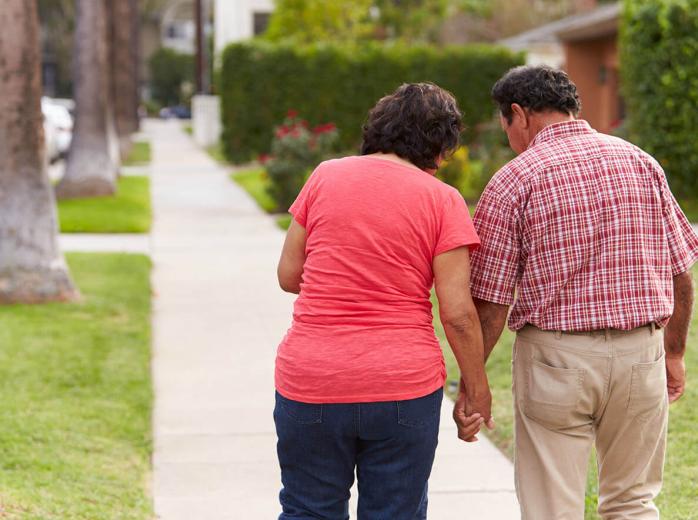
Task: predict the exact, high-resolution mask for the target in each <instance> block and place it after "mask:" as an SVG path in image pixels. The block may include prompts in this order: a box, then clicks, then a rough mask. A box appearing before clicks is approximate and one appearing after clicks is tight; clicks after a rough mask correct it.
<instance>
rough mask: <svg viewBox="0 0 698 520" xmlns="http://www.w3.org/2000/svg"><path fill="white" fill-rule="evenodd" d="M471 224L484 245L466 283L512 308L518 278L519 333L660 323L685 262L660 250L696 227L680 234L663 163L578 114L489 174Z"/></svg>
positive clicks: (513, 322)
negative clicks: (493, 262) (490, 263)
mask: <svg viewBox="0 0 698 520" xmlns="http://www.w3.org/2000/svg"><path fill="white" fill-rule="evenodd" d="M512 216H513V218H512ZM475 220H476V222H477V226H478V231H479V232H480V233H482V234H483V235H484V236H488V237H490V240H489V241H483V251H482V252H481V253H476V256H475V259H474V264H475V265H476V266H477V268H476V269H474V281H473V285H474V286H475V287H477V288H478V291H479V292H478V293H477V296H478V297H481V298H482V299H485V300H487V301H493V302H497V303H502V304H510V303H511V301H512V300H511V298H512V296H513V290H514V287H515V286H516V282H517V280H518V287H517V289H518V293H517V299H516V303H515V305H514V308H513V311H512V313H511V317H510V321H509V324H510V326H511V328H512V329H515V330H518V329H520V328H522V327H523V326H524V325H526V324H527V323H528V324H532V325H535V326H537V327H539V328H541V329H544V330H565V331H575V330H597V329H604V328H612V329H621V330H630V329H633V328H636V327H638V326H641V325H644V324H647V323H650V322H656V323H658V324H659V325H664V324H666V322H667V321H668V319H669V317H670V316H671V312H672V309H673V295H672V276H673V275H675V274H677V273H680V272H683V271H684V270H685V269H686V267H687V265H689V263H690V260H691V259H689V258H687V257H686V258H684V257H683V256H681V255H679V254H676V253H675V251H672V250H671V249H670V248H667V243H668V244H672V243H673V242H674V240H673V237H674V236H676V235H677V234H678V235H687V236H692V234H690V233H688V234H687V233H677V231H678V230H679V229H680V228H685V227H687V226H689V224H688V222H687V221H686V219H685V217H684V216H683V215H682V214H681V213H680V211H678V210H677V206H676V203H675V201H674V200H673V197H672V195H671V193H670V191H669V189H668V186H667V183H666V179H665V176H664V173H663V171H662V169H661V167H660V166H659V164H657V163H656V161H654V159H652V158H651V157H650V156H649V155H647V154H646V153H644V152H643V151H642V150H640V149H639V148H637V147H636V146H633V145H631V144H630V143H627V142H625V141H623V140H621V139H618V138H615V137H611V136H607V135H604V134H599V133H597V132H595V131H594V130H592V129H591V127H590V126H589V125H588V124H587V123H586V121H582V120H574V121H567V122H562V123H557V124H554V125H550V126H547V127H546V128H544V129H543V130H542V131H541V132H540V133H538V135H537V136H536V137H535V139H534V140H533V141H532V142H531V144H530V146H529V148H528V149H527V150H526V151H525V152H524V153H522V154H521V155H519V156H518V157H517V158H516V159H514V160H513V161H511V162H510V163H509V164H508V165H507V166H505V167H504V168H502V170H500V171H499V172H498V173H497V175H496V176H495V177H494V178H493V179H492V181H491V182H490V184H489V185H488V187H487V189H486V190H485V193H484V194H483V197H482V199H481V203H480V204H479V205H478V212H477V213H476V216H475ZM495 249H497V250H499V251H498V252H497V253H493V251H494V250H495ZM490 258H495V259H496V268H494V265H493V266H488V265H487V264H488V259H490ZM503 267H504V268H503Z"/></svg>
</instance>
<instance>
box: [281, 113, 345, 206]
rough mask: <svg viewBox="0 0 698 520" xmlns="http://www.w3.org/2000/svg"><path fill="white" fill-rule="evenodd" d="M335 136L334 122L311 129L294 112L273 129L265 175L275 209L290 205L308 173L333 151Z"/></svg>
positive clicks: (336, 135) (336, 134)
mask: <svg viewBox="0 0 698 520" xmlns="http://www.w3.org/2000/svg"><path fill="white" fill-rule="evenodd" d="M338 135H339V134H338V132H337V128H336V127H335V125H334V124H332V123H328V124H324V125H319V126H316V127H315V128H312V129H311V128H310V125H309V124H308V122H307V121H305V120H303V119H300V118H299V117H298V114H297V112H294V111H289V113H288V115H287V116H286V119H285V120H284V122H283V124H282V125H280V126H277V127H276V128H275V129H274V140H273V142H272V145H271V153H272V157H271V159H270V160H269V161H268V164H267V174H268V175H269V180H270V181H271V182H270V184H269V190H268V191H269V194H270V195H271V197H272V198H273V199H274V201H275V202H276V205H277V209H279V210H281V211H287V210H288V208H289V207H290V206H291V204H293V201H294V200H295V199H296V197H297V196H298V193H299V192H300V191H301V188H302V187H303V184H304V183H305V180H306V179H307V178H308V174H309V173H310V171H311V170H312V169H313V168H314V167H315V166H317V164H318V163H319V162H320V161H322V160H323V159H324V158H325V157H326V156H327V155H328V154H329V153H330V152H331V151H332V149H333V147H334V145H335V143H336V142H337V137H338Z"/></svg>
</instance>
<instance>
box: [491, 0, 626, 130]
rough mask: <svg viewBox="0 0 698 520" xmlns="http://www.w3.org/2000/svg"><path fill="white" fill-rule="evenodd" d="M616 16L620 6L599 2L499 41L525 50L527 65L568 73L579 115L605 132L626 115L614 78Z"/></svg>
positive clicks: (618, 82)
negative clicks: (575, 90) (574, 87)
mask: <svg viewBox="0 0 698 520" xmlns="http://www.w3.org/2000/svg"><path fill="white" fill-rule="evenodd" d="M620 15H621V4H620V2H612V3H608V4H602V5H600V6H599V7H596V8H594V9H591V10H589V11H587V12H584V13H580V14H576V15H573V16H569V17H567V18H563V19H561V20H557V21H555V22H553V23H549V24H546V25H543V26H540V27H537V28H535V29H532V30H530V31H526V32H525V33H522V34H519V35H517V36H514V37H512V38H507V39H505V40H502V41H501V42H500V43H502V44H503V45H505V46H507V47H509V48H510V49H512V50H516V51H520V50H525V51H527V52H528V63H529V64H547V65H550V66H552V67H556V68H562V69H564V70H565V71H567V73H568V74H569V75H570V78H572V80H573V81H574V82H575V83H576V85H577V88H578V90H579V95H580V97H581V99H582V113H581V117H583V118H584V119H586V120H587V121H589V123H590V124H591V126H593V127H594V128H596V129H597V130H598V131H600V132H604V133H609V132H611V131H613V129H614V128H615V127H616V126H617V125H618V124H619V123H620V122H621V121H622V120H623V119H624V117H625V112H624V104H623V100H622V97H621V94H620V81H619V74H618V70H619V59H618V27H619V23H620Z"/></svg>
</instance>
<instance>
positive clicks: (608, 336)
mask: <svg viewBox="0 0 698 520" xmlns="http://www.w3.org/2000/svg"><path fill="white" fill-rule="evenodd" d="M603 335H604V338H605V339H606V341H611V329H603Z"/></svg>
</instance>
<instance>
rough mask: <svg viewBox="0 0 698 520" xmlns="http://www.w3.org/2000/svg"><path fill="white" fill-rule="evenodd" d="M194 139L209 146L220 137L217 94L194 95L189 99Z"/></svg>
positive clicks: (219, 112)
mask: <svg viewBox="0 0 698 520" xmlns="http://www.w3.org/2000/svg"><path fill="white" fill-rule="evenodd" d="M191 119H192V121H191V122H192V130H193V134H194V141H195V142H196V144H198V145H199V146H211V145H214V144H216V143H218V140H219V139H220V137H221V103H220V98H219V97H218V96H205V95H196V96H194V97H193V98H192V100H191Z"/></svg>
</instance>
